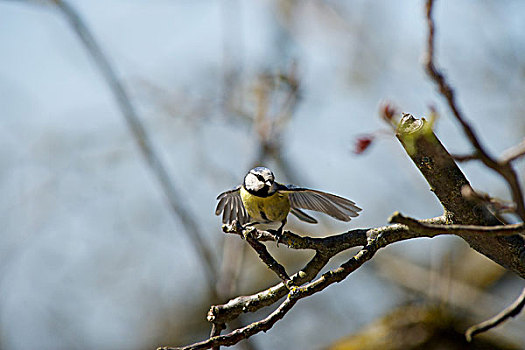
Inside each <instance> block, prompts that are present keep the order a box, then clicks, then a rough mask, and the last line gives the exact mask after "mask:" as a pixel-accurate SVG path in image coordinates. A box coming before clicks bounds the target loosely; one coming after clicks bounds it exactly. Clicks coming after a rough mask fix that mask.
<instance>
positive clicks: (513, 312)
mask: <svg viewBox="0 0 525 350" xmlns="http://www.w3.org/2000/svg"><path fill="white" fill-rule="evenodd" d="M524 306H525V288H523V290H522V291H521V294H520V296H519V297H518V299H516V301H514V302H513V303H512V305H510V306H509V307H507V308H506V309H504V310H503V311H501V312H500V313H499V314H497V315H496V316H494V317H492V318H490V319H488V320H487V321H484V322H481V323H479V324H477V325H474V326H472V327H470V328H469V329H467V331H466V332H465V337H466V338H467V341H469V342H470V341H471V340H472V337H473V336H475V335H476V334H479V333H482V332H486V331H488V330H490V329H492V328H494V327H497V326H498V325H499V324H501V323H503V322H505V321H506V320H508V319H509V318H510V317H514V316H517V315H518V314H519V313H520V312H521V310H522V309H523V307H524Z"/></svg>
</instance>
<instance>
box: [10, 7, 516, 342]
mask: <svg viewBox="0 0 525 350" xmlns="http://www.w3.org/2000/svg"><path fill="white" fill-rule="evenodd" d="M69 4H70V5H71V8H72V9H74V11H76V13H77V14H78V15H79V16H80V18H81V20H82V21H83V22H84V24H85V25H86V26H87V28H88V30H89V31H90V32H91V33H92V35H93V37H94V38H95V40H96V41H97V42H98V45H99V46H100V47H101V49H102V51H103V52H104V54H105V55H106V58H107V59H108V60H109V62H110V64H111V66H112V68H113V69H114V71H115V74H116V76H117V77H118V79H119V80H120V83H121V84H123V86H124V88H125V89H126V91H127V93H128V96H129V100H130V101H131V103H132V107H133V108H134V110H135V113H136V115H137V116H138V117H139V119H140V121H141V123H143V125H144V127H145V130H146V132H147V140H149V142H150V144H151V145H152V148H153V150H154V152H155V154H156V155H157V156H158V158H159V159H160V161H161V162H162V164H164V165H165V169H166V171H167V174H168V175H169V177H170V179H171V181H172V182H173V185H174V188H175V190H174V193H173V194H172V197H171V198H174V196H175V198H176V202H177V203H179V205H180V206H181V207H182V208H183V209H182V211H183V214H182V215H181V210H179V211H177V210H172V207H170V202H169V197H168V195H167V193H166V188H165V186H164V187H163V186H162V184H161V182H159V178H158V176H157V174H158V173H155V172H154V171H152V168H151V167H150V166H149V165H148V163H147V161H146V158H145V157H144V156H143V154H141V150H140V148H139V146H138V142H137V137H136V135H135V134H134V133H133V132H132V129H131V128H130V123H129V120H127V119H126V118H125V117H124V116H123V113H122V111H121V108H119V104H118V102H117V100H116V99H115V95H114V93H113V90H112V89H111V88H110V86H109V85H108V83H107V81H106V80H105V79H104V77H103V75H102V74H101V70H100V69H99V68H100V67H99V66H98V65H97V64H96V63H95V61H94V60H93V57H92V55H91V54H90V52H89V51H87V50H86V47H85V45H84V44H83V43H82V41H81V40H80V39H79V37H78V35H77V34H76V32H75V30H74V28H73V27H72V26H71V24H70V22H69V20H68V18H67V17H66V16H65V12H64V8H60V7H57V6H55V5H53V4H52V3H51V2H46V1H34V2H33V1H0V115H1V122H0V194H1V195H0V218H1V219H0V348H1V349H22V348H34V347H37V348H40V349H62V348H69V349H151V348H155V347H157V346H159V345H185V344H189V343H191V342H195V341H198V340H202V339H205V338H206V337H207V336H208V333H209V325H208V324H207V322H206V312H207V310H208V308H209V306H210V304H211V303H224V302H226V301H228V300H229V299H230V298H231V297H234V296H237V295H240V294H248V293H254V292H257V291H259V290H262V289H264V288H267V287H269V286H271V285H273V284H275V283H276V282H278V281H277V279H276V277H275V275H274V274H273V273H271V272H270V271H268V269H267V268H266V266H265V265H264V264H263V263H262V262H261V261H260V260H259V259H258V258H257V257H256V256H255V254H254V253H253V252H252V251H251V250H249V249H245V248H246V247H245V246H246V245H245V242H244V241H241V240H240V239H239V238H238V237H236V236H226V235H225V234H224V233H222V231H221V224H220V219H219V218H217V217H216V216H215V215H214V209H215V205H216V200H215V197H216V196H217V194H219V193H220V192H222V191H224V190H226V189H229V188H231V187H234V186H235V185H237V184H239V183H240V182H241V181H242V178H243V176H244V175H245V173H246V172H247V171H248V170H249V169H250V168H251V167H252V166H254V165H255V164H265V165H266V166H268V167H271V168H272V169H273V171H274V173H275V175H276V177H277V179H278V181H280V182H285V183H288V182H293V183H295V184H297V185H302V186H309V187H312V188H317V189H321V190H324V191H328V192H333V193H337V194H339V195H342V196H345V197H348V198H351V199H353V200H354V201H355V202H356V203H357V204H358V205H359V206H360V207H362V208H364V210H363V212H362V214H361V216H360V217H359V218H357V219H356V220H353V221H352V222H351V223H349V224H341V223H338V222H334V221H332V220H330V219H329V218H328V219H327V218H325V217H321V216H319V215H315V216H316V217H317V218H318V219H320V221H321V224H320V225H308V224H300V223H298V222H297V220H295V219H290V223H289V224H288V226H287V227H288V228H289V229H292V230H294V231H295V232H297V233H301V234H308V235H318V236H319V235H329V234H333V233H338V232H343V231H345V230H347V229H350V228H364V227H374V226H382V225H385V224H386V223H387V218H388V217H389V215H391V214H392V212H394V211H396V210H399V211H401V212H402V213H403V214H406V215H410V216H412V217H416V218H428V217H433V216H438V215H440V214H441V207H440V204H439V202H438V201H437V200H436V198H435V197H434V196H433V194H432V193H431V192H430V191H429V188H428V185H427V184H426V183H425V181H424V179H423V177H422V176H421V174H420V173H419V172H418V171H417V169H416V168H415V167H414V166H413V165H412V163H411V161H410V159H409V158H408V157H407V155H406V154H405V152H404V151H403V150H402V148H401V147H400V145H399V144H398V142H397V141H396V140H395V137H393V135H392V133H391V131H389V128H388V127H387V126H386V125H385V124H384V123H383V122H382V121H381V119H380V118H379V117H378V115H379V112H378V111H379V106H380V104H381V102H382V101H385V100H388V101H392V102H393V103H394V104H395V105H396V106H398V108H399V111H403V112H409V113H411V114H414V115H415V116H418V117H420V116H424V115H427V114H428V113H429V111H430V108H429V106H431V105H433V106H435V107H436V109H437V111H438V114H439V116H440V117H439V119H438V121H437V124H436V133H437V135H438V137H439V138H440V139H441V141H442V142H443V143H444V145H445V146H446V147H447V148H448V149H449V151H450V152H451V153H458V154H465V153H468V151H469V144H468V143H467V141H466V139H465V138H464V136H463V134H462V133H461V132H460V129H459V128H458V125H457V124H456V123H455V121H454V120H453V119H452V118H451V117H450V114H449V111H448V109H447V107H446V105H445V104H443V100H442V98H441V97H440V96H439V95H438V94H437V92H436V89H435V87H434V85H433V83H432V82H431V81H430V80H429V79H428V78H427V76H426V75H425V73H424V71H423V68H422V65H421V57H422V54H423V52H424V49H425V40H426V33H427V29H426V25H425V19H424V2H423V1H421V0H419V1H416V0H407V1H403V2H397V1H396V2H393V1H388V0H383V1H379V0H377V1H364V0H359V1H357V0H355V1H354V0H352V1H335V0H334V1H328V0H326V1H321V0H306V1H293V0H287V1H284V0H281V1H280V0H263V1H249V2H248V1H239V0H222V1H218V0H215V1H211V0H199V1H183V0H175V1H166V0H164V1H163V0H152V1H147V2H146V1H101V0H94V1H70V2H69ZM524 17H525V2H523V1H520V0H507V1H488V0H487V1H476V2H474V1H467V0H460V1H446V0H441V1H438V2H437V4H436V7H435V14H434V18H435V21H436V26H437V34H436V50H437V63H438V66H440V67H443V68H444V71H445V73H446V74H447V76H448V78H449V81H450V82H451V84H452V85H453V86H454V87H455V89H456V91H457V97H458V100H459V104H460V106H461V108H462V109H463V110H464V112H465V114H466V116H467V117H468V118H469V119H470V120H471V121H472V124H473V126H474V127H475V129H476V130H477V131H478V133H479V136H480V138H481V140H482V142H483V143H484V144H485V145H486V146H487V147H488V148H489V149H490V150H491V152H492V153H493V154H495V155H497V154H500V153H501V152H502V151H504V150H505V149H507V148H509V147H511V146H513V145H515V144H517V143H519V142H520V141H521V140H522V138H523V136H524V134H525V118H524V114H525V99H523V96H524V94H525V21H523V18H524ZM369 134H373V135H374V136H375V138H374V142H373V143H372V145H371V147H370V148H369V149H367V150H366V151H365V152H363V153H362V154H360V155H356V154H355V153H354V149H355V142H356V139H358V138H359V137H362V136H363V135H369ZM142 141H143V140H142ZM516 165H517V168H518V171H519V173H520V174H521V177H522V178H523V171H524V170H525V169H524V165H525V163H524V162H523V161H520V162H517V163H516ZM461 167H462V169H463V170H464V172H465V174H466V175H467V177H468V178H469V180H470V181H471V184H472V185H473V187H474V188H475V189H478V190H480V191H484V192H488V193H490V194H491V195H494V196H496V197H500V198H504V199H508V198H509V193H508V190H507V188H506V185H505V184H504V183H503V182H502V181H501V179H500V178H499V177H498V176H496V175H494V173H493V172H491V171H489V170H487V169H485V168H484V167H483V166H481V165H479V164H476V163H474V162H470V163H464V164H461ZM173 195H174V196H173ZM188 222H191V223H194V224H195V227H194V228H193V229H191V228H190V229H189V228H188V227H191V225H192V224H188ZM196 231H198V232H199V234H200V235H201V236H202V237H203V242H204V248H201V250H199V249H197V248H196V244H195V232H196ZM202 249H205V250H208V251H209V252H210V254H211V257H210V260H209V262H208V263H207V264H206V263H205V262H204V259H203V255H202ZM269 249H270V250H271V252H272V254H275V256H276V257H277V259H278V260H279V261H280V262H282V263H283V264H284V265H285V266H286V268H287V270H288V272H289V273H293V272H296V271H297V270H298V269H300V268H301V267H302V266H303V265H304V264H305V263H306V262H307V261H308V259H309V257H310V256H311V252H298V251H293V250H289V249H287V248H285V247H283V246H279V247H275V246H274V245H269ZM353 252H355V251H352V252H346V253H345V254H342V255H341V256H338V257H337V258H335V259H334V260H333V262H332V263H331V264H330V266H329V267H336V266H337V264H338V263H341V262H343V261H344V260H345V259H347V258H348V257H349V256H350V254H351V253H353ZM206 266H207V267H206ZM522 286H523V281H522V280H521V279H519V278H518V277H516V276H514V275H512V274H506V273H505V272H504V271H503V270H502V269H500V268H499V267H498V266H496V265H495V264H494V263H492V262H490V261H488V259H486V258H483V257H480V256H479V255H478V254H476V253H474V252H472V251H470V250H469V249H468V247H467V246H466V244H465V243H464V242H463V241H461V240H460V239H457V238H454V237H439V238H435V239H432V240H430V239H420V240H413V241H410V242H403V243H399V244H395V245H393V246H391V247H388V248H387V249H384V250H383V251H380V252H379V253H378V254H377V256H376V257H375V258H374V259H373V261H372V262H370V263H368V264H367V265H365V266H364V267H363V268H361V269H359V270H358V271H357V272H355V273H354V274H352V275H351V276H349V278H347V279H346V280H345V281H344V282H343V283H340V284H338V285H333V286H331V287H330V288H328V289H327V290H325V291H324V292H323V293H320V294H318V295H315V296H313V297H311V298H308V299H306V300H302V301H301V302H299V303H298V304H297V305H296V307H295V308H294V309H293V310H292V311H291V312H290V313H289V314H288V315H287V316H286V317H285V318H284V319H283V320H282V321H280V322H278V323H277V324H276V325H275V326H274V328H272V330H271V331H270V332H269V333H267V334H260V335H256V336H254V337H253V338H252V339H251V340H250V343H249V344H247V343H246V342H245V343H244V344H242V345H239V346H237V347H236V348H239V349H241V348H246V349H249V348H251V349H286V348H292V347H293V348H304V349H319V348H327V347H333V348H335V347H336V346H343V347H342V348H350V347H349V346H350V345H347V347H344V346H345V345H344V344H345V343H344V342H345V339H349V338H348V337H351V335H352V334H356V333H357V332H359V331H360V330H365V331H363V332H366V329H367V325H369V324H371V323H372V322H377V320H378V318H381V317H384V316H385V315H389V314H391V313H392V312H395V311H394V310H396V308H398V307H405V308H406V307H413V306H417V307H427V305H431V307H436V305H437V307H438V308H439V309H440V310H442V311H443V310H446V312H447V313H448V312H450V314H451V315H452V316H451V317H454V319H456V320H460V321H461V322H463V323H461V322H460V323H461V326H460V328H459V329H460V331H464V330H465V327H468V326H469V325H471V324H473V323H476V322H480V321H482V320H484V319H486V318H488V317H490V316H492V315H494V314H495V313H497V312H499V311H500V310H501V309H502V308H504V307H505V306H507V305H508V304H510V303H511V302H512V301H513V300H514V299H515V298H516V297H517V295H518V294H519V292H520V290H521V288H522ZM407 305H408V306H407ZM270 311H271V310H270V308H267V309H264V310H261V311H260V312H258V313H255V314H250V315H246V316H245V317H244V318H243V319H242V322H244V323H247V322H250V321H253V320H256V319H259V318H261V317H264V316H265V315H266V314H268V313H269V312H270ZM443 312H445V311H443ZM524 321H525V318H524V316H523V315H520V316H518V317H517V318H516V319H512V320H510V321H509V322H507V323H506V324H505V325H504V326H503V327H500V328H498V329H497V330H494V331H491V332H490V334H488V335H486V338H487V339H488V340H489V341H496V340H494V339H496V338H497V339H498V341H499V340H501V341H502V342H503V343H505V344H507V345H508V344H511V345H508V346H510V348H520V345H519V344H521V346H523V345H522V344H524V343H525V335H524V333H523V329H524V326H525V322H524ZM461 327H462V328H461ZM345 337H346V338H345ZM292 344H293V345H292ZM512 344H517V345H513V346H514V347H512ZM360 348H365V347H364V346H361V347H360ZM522 348H523V347H522Z"/></svg>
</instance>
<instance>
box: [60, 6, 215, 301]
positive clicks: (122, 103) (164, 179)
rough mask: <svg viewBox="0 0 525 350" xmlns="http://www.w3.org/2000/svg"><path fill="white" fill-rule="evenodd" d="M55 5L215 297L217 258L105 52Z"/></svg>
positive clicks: (68, 10)
mask: <svg viewBox="0 0 525 350" xmlns="http://www.w3.org/2000/svg"><path fill="white" fill-rule="evenodd" d="M53 2H54V3H55V4H56V6H57V7H58V8H59V9H60V11H61V12H62V14H63V15H64V16H65V17H66V19H67V20H68V21H69V23H70V24H71V26H72V27H73V29H74V31H75V33H76V34H77V36H78V38H79V39H80V41H81V42H82V44H83V45H84V47H85V48H86V50H87V52H88V53H89V55H90V56H91V58H92V59H93V61H94V62H95V64H96V66H97V68H98V69H99V70H100V73H101V74H102V76H103V77H104V79H105V80H106V83H107V84H108V85H109V87H110V89H111V92H112V93H113V95H114V97H115V100H116V102H117V104H118V106H119V108H120V110H121V112H122V115H123V116H124V118H125V120H126V122H127V124H128V126H129V127H130V129H131V131H132V134H133V136H134V138H135V140H136V142H137V145H138V146H139V149H140V151H141V153H142V155H143V156H144V159H145V160H146V161H147V163H148V165H149V166H150V167H151V170H152V171H153V173H154V175H155V176H156V177H157V180H158V181H159V183H160V185H161V187H162V189H163V191H164V193H165V194H166V197H167V199H168V201H169V204H170V207H171V209H172V213H173V214H174V216H176V217H177V218H178V220H180V221H181V223H182V224H183V225H184V228H185V230H184V231H183V232H185V233H186V234H187V236H188V238H189V240H190V241H191V242H192V243H193V246H194V247H195V249H196V250H197V252H198V253H199V254H200V256H201V257H202V259H201V260H202V263H203V265H204V269H205V272H206V280H207V282H208V285H209V287H210V291H211V292H212V294H213V295H215V294H216V293H215V280H216V278H217V271H216V267H215V266H217V265H216V264H215V261H214V256H213V254H212V252H211V250H210V249H209V247H208V246H207V245H206V243H205V239H204V235H203V234H202V232H201V231H200V229H199V227H198V225H197V222H196V221H195V220H194V218H193V216H192V215H191V213H190V211H189V209H187V208H186V207H185V206H184V205H183V204H182V203H184V201H182V200H180V198H182V196H181V195H180V194H179V193H178V190H176V188H175V184H174V183H173V180H172V178H171V177H170V175H169V173H168V171H167V168H166V166H165V165H164V163H163V161H162V160H161V158H160V157H159V156H158V153H157V151H156V150H155V147H154V146H153V142H152V141H151V139H150V137H149V135H148V133H147V131H146V128H145V127H144V125H143V124H142V122H141V120H140V118H139V116H138V114H137V112H136V110H135V107H134V106H133V104H132V102H131V100H130V98H129V95H128V93H127V91H126V89H125V87H124V84H123V83H122V82H121V80H120V79H119V77H118V76H117V74H116V72H115V70H114V69H113V66H112V65H111V63H110V62H109V59H108V58H107V56H106V55H105V54H104V52H103V51H102V48H101V47H100V46H99V44H98V43H97V41H96V40H95V38H94V36H93V34H92V33H91V31H90V30H89V28H88V27H87V25H86V24H85V22H84V20H83V19H82V18H81V17H80V15H79V14H78V12H77V11H76V10H75V9H74V8H73V7H72V6H71V5H70V4H69V3H68V2H66V1H62V0H54V1H53Z"/></svg>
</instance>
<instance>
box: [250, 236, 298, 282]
mask: <svg viewBox="0 0 525 350" xmlns="http://www.w3.org/2000/svg"><path fill="white" fill-rule="evenodd" d="M252 229H255V228H254V227H252ZM252 232H253V231H252ZM245 238H246V241H247V242H248V243H249V244H250V246H251V247H252V248H253V249H254V250H255V251H256V252H257V254H258V255H259V258H261V260H262V261H263V262H264V263H265V264H266V265H267V266H268V267H269V268H270V270H272V271H273V272H275V274H276V275H277V276H278V277H279V278H280V279H281V280H282V281H283V282H284V283H288V282H289V281H290V277H289V276H288V274H287V273H286V270H285V268H284V267H283V265H281V264H279V263H278V262H277V260H275V259H274V257H273V256H272V255H271V254H270V253H269V252H268V249H266V246H265V245H264V244H262V243H261V242H259V241H257V240H256V239H255V238H253V237H252V236H251V233H248V234H246V236H245Z"/></svg>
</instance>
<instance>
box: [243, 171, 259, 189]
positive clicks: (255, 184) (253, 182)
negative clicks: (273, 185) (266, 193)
mask: <svg viewBox="0 0 525 350" xmlns="http://www.w3.org/2000/svg"><path fill="white" fill-rule="evenodd" d="M244 184H245V185H246V189H247V190H250V191H254V192H255V191H259V190H260V189H262V188H263V187H264V183H263V182H261V181H260V180H259V179H258V178H257V176H255V175H253V174H251V173H250V174H248V175H246V178H245V179H244Z"/></svg>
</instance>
